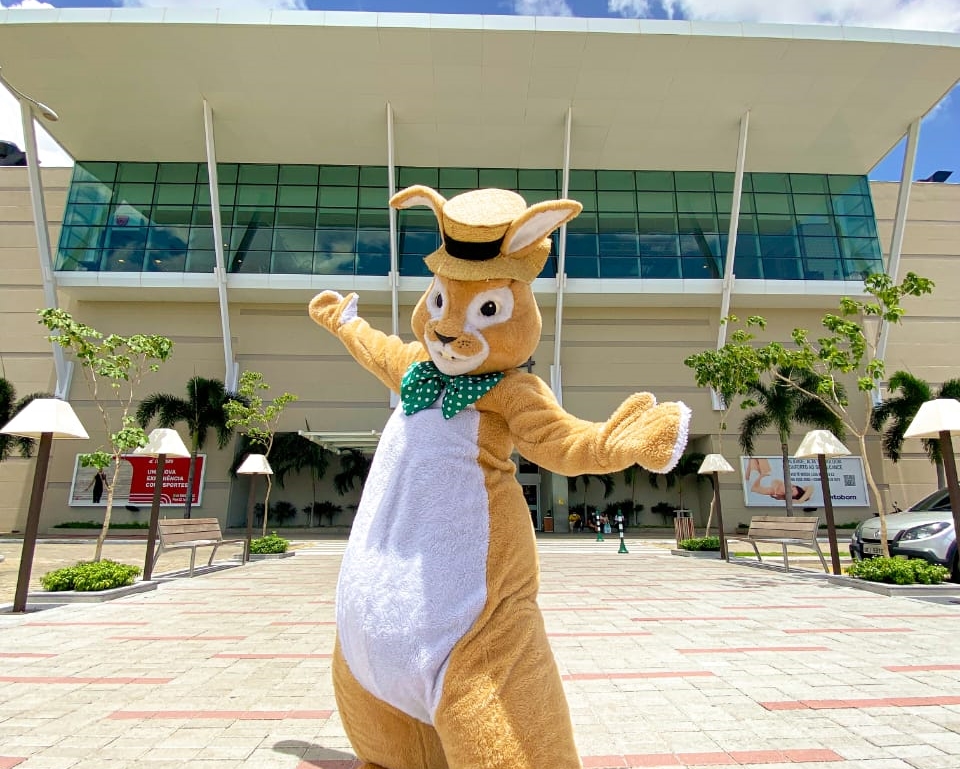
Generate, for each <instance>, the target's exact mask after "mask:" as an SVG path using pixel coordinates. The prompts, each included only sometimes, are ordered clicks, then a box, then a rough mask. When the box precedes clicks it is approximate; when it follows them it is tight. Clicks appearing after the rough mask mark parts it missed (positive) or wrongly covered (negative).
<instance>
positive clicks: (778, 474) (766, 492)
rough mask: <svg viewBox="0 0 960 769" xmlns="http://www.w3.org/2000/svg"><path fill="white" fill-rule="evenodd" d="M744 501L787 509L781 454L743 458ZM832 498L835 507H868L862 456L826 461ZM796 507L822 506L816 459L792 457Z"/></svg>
mask: <svg viewBox="0 0 960 769" xmlns="http://www.w3.org/2000/svg"><path fill="white" fill-rule="evenodd" d="M740 471H741V474H742V475H741V477H742V478H743V500H744V504H746V506H747V507H782V508H786V506H787V503H786V501H785V500H786V493H787V489H786V487H785V485H784V482H783V458H782V457H740ZM827 473H828V479H829V481H830V497H831V499H832V501H833V506H834V507H867V506H868V505H869V499H870V497H869V496H868V494H867V482H866V479H865V476H864V472H863V460H862V459H861V458H860V457H837V458H836V459H828V460H827ZM790 481H791V485H792V486H793V488H792V489H791V494H792V496H793V505H794V507H823V490H822V488H821V484H820V464H819V462H818V461H817V459H816V458H813V459H796V458H795V457H790Z"/></svg>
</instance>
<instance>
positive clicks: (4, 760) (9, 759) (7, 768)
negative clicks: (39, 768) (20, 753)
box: [0, 756, 27, 769]
mask: <svg viewBox="0 0 960 769" xmlns="http://www.w3.org/2000/svg"><path fill="white" fill-rule="evenodd" d="M26 760H27V759H25V758H14V757H13V756H0V769H13V767H15V766H17V765H18V764H22V763H23V762H24V761H26Z"/></svg>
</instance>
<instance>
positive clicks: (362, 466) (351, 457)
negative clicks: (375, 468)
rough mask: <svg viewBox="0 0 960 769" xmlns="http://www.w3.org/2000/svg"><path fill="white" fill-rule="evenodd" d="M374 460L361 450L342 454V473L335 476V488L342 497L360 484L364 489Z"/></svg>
mask: <svg viewBox="0 0 960 769" xmlns="http://www.w3.org/2000/svg"><path fill="white" fill-rule="evenodd" d="M372 462H373V459H372V458H371V457H370V456H368V455H367V454H364V453H363V452H362V451H360V450H359V449H343V450H341V452H340V472H339V473H337V474H336V475H334V476H333V487H334V488H335V489H336V490H337V494H339V495H340V496H341V497H342V496H343V495H344V494H346V493H347V492H348V491H350V490H351V489H353V487H354V485H355V484H357V483H359V484H360V486H361V487H362V486H363V484H364V483H365V482H366V480H367V473H369V472H370V465H371V463H372Z"/></svg>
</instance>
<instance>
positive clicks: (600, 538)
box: [594, 507, 603, 542]
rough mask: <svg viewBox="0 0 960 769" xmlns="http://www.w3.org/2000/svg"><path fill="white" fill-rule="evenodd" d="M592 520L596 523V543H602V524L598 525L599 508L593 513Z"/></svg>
mask: <svg viewBox="0 0 960 769" xmlns="http://www.w3.org/2000/svg"><path fill="white" fill-rule="evenodd" d="M594 518H595V519H596V521H597V542H603V524H602V523H600V508H599V507H598V508H597V509H596V510H595V511H594Z"/></svg>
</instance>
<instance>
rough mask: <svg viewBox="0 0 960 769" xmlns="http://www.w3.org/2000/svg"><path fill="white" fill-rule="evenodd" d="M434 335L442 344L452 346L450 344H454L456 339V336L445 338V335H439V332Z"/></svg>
mask: <svg viewBox="0 0 960 769" xmlns="http://www.w3.org/2000/svg"><path fill="white" fill-rule="evenodd" d="M433 333H434V336H436V337H437V341H439V342H440V344H450V342H452V341H453V340H454V339H456V337H455V336H444V335H443V334H441V333H439V332H438V331H434V332H433Z"/></svg>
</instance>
